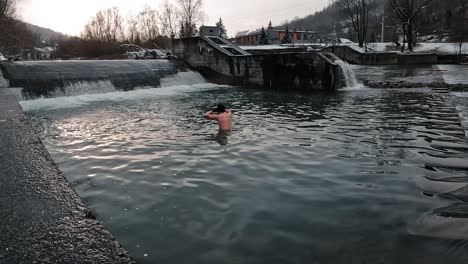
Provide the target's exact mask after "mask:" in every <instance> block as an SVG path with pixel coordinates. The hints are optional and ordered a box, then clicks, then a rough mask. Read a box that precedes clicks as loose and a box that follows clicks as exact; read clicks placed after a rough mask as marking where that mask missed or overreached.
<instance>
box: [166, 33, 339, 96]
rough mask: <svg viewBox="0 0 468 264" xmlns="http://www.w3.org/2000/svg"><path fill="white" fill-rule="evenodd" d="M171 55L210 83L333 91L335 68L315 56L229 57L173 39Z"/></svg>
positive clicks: (213, 48) (195, 42)
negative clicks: (182, 61)
mask: <svg viewBox="0 0 468 264" xmlns="http://www.w3.org/2000/svg"><path fill="white" fill-rule="evenodd" d="M173 53H174V54H175V55H177V56H178V57H179V58H181V59H183V60H184V61H185V62H186V63H188V64H189V65H190V66H191V67H193V68H195V70H197V71H200V72H201V73H202V74H203V75H204V76H205V77H206V78H207V79H209V80H210V81H214V82H218V83H227V84H231V85H248V86H259V87H265V88H274V89H300V90H315V89H322V90H329V89H335V88H336V81H335V80H336V78H335V72H336V71H335V67H336V66H333V65H328V64H329V62H328V61H326V60H324V59H323V58H322V57H321V56H320V55H318V54H317V53H297V52H296V53H284V54H269V55H251V56H247V55H241V56H232V54H229V53H227V52H226V51H224V50H223V49H222V48H220V47H218V46H214V45H211V44H209V43H207V42H206V41H205V40H203V39H202V38H199V37H195V38H185V39H178V40H175V41H174V43H173Z"/></svg>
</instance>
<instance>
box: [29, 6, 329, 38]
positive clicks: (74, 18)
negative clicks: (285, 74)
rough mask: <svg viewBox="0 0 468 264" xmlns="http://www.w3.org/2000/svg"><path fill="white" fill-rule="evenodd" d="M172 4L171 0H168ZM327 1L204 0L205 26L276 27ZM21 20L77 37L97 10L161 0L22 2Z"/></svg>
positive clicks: (125, 8) (127, 8)
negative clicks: (220, 22)
mask: <svg viewBox="0 0 468 264" xmlns="http://www.w3.org/2000/svg"><path fill="white" fill-rule="evenodd" d="M172 1H175V0H172ZM329 1H330V0H286V1H285V0H281V1H279V0H229V1H227V0H204V9H205V12H206V15H207V17H206V20H205V24H206V25H213V24H214V23H215V22H216V21H217V20H218V19H219V17H222V18H223V20H224V22H225V25H226V27H227V30H228V34H229V35H230V36H231V35H234V34H235V33H236V32H238V31H242V30H249V29H256V28H260V27H261V26H262V25H263V26H266V25H267V24H268V21H269V20H272V22H273V24H279V23H281V22H283V21H285V20H287V19H292V18H294V17H296V16H297V17H302V16H305V15H308V14H311V13H313V12H315V11H318V10H320V9H322V8H323V7H324V6H326V5H327V3H328V2H329ZM21 2H22V4H21V11H20V14H21V17H22V18H23V19H24V20H25V21H27V22H30V23H32V24H35V25H38V26H42V27H47V28H50V29H53V30H55V31H58V32H62V33H65V34H69V35H79V33H80V32H81V31H82V29H83V27H84V25H85V24H86V22H87V21H89V19H90V18H91V17H92V16H93V15H94V14H96V12H97V11H99V10H102V9H106V8H109V7H113V6H118V7H119V8H120V9H121V10H122V13H123V14H128V13H129V12H134V13H136V12H138V11H139V10H141V9H142V8H143V6H144V5H145V4H148V5H150V6H153V7H158V6H159V4H160V3H161V2H163V0H22V1H21Z"/></svg>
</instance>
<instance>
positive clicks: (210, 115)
mask: <svg viewBox="0 0 468 264" xmlns="http://www.w3.org/2000/svg"><path fill="white" fill-rule="evenodd" d="M203 117H204V118H207V119H213V120H216V119H218V115H214V114H213V112H212V111H210V112H206V113H205V114H204V115H203Z"/></svg>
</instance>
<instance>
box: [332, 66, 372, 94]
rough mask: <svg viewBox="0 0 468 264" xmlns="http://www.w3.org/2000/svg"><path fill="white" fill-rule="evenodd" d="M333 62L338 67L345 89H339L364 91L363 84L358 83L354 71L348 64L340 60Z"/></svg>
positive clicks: (343, 89)
mask: <svg viewBox="0 0 468 264" xmlns="http://www.w3.org/2000/svg"><path fill="white" fill-rule="evenodd" d="M335 62H336V63H337V64H338V65H340V68H341V71H342V73H343V77H344V81H345V84H346V87H344V88H342V89H341V90H342V91H357V90H364V89H366V87H365V86H364V85H363V84H361V83H359V82H358V80H357V78H356V74H355V73H354V70H353V68H352V66H351V65H350V64H349V63H346V62H344V61H342V60H337V61H335Z"/></svg>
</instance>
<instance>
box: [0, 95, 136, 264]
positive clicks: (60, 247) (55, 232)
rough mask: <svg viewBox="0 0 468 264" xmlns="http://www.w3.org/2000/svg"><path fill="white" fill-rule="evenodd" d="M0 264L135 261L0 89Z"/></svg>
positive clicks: (11, 98) (12, 97) (12, 101)
mask: <svg viewBox="0 0 468 264" xmlns="http://www.w3.org/2000/svg"><path fill="white" fill-rule="evenodd" d="M0 263H5V264H21V263H27V264H31V263H134V262H133V261H132V259H131V258H130V257H129V256H128V254H127V253H126V251H125V250H124V249H123V248H121V247H120V246H119V244H118V243H117V242H116V240H115V239H114V238H113V237H112V236H111V234H110V233H109V232H107V231H106V230H105V229H104V228H103V227H102V226H101V224H99V223H98V222H97V220H96V219H95V218H94V217H93V214H92V213H91V212H90V211H89V209H87V207H86V206H85V204H84V203H83V202H82V201H81V199H80V198H79V197H78V195H77V194H76V192H75V191H74V190H73V188H72V187H71V185H70V184H69V183H68V182H67V180H66V179H65V177H64V176H63V175H62V173H61V172H60V170H59V169H58V167H57V165H56V164H55V163H54V161H53V160H52V158H51V156H50V155H49V153H48V152H47V150H46V148H45V147H44V145H43V144H42V142H41V141H40V139H39V137H38V136H37V135H36V134H34V132H33V129H32V127H31V124H30V122H29V121H28V119H27V118H26V117H25V116H24V114H23V111H22V109H21V107H20V106H19V104H18V102H17V100H16V97H15V96H14V95H13V93H12V92H11V91H10V89H4V88H2V89H0Z"/></svg>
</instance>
